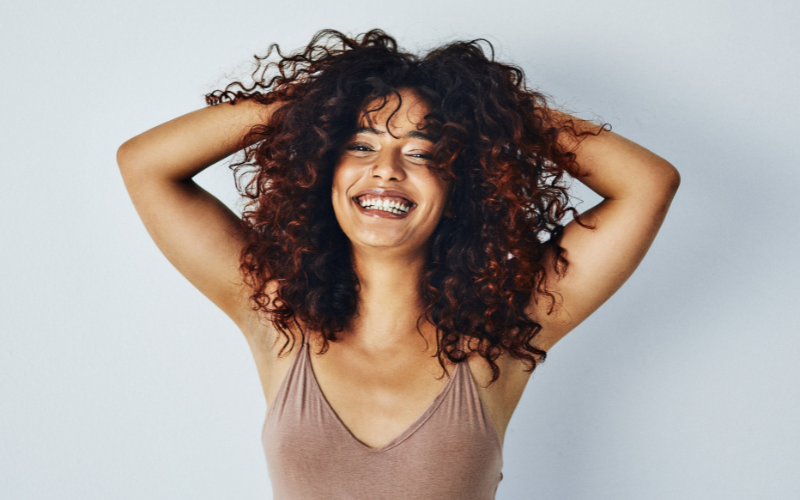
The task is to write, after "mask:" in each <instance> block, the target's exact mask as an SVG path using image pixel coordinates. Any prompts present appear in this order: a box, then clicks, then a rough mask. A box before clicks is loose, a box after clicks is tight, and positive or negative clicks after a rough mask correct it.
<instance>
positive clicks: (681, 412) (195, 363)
mask: <svg viewBox="0 0 800 500" xmlns="http://www.w3.org/2000/svg"><path fill="white" fill-rule="evenodd" d="M799 5H800V4H798V3H797V2H793V1H791V0H783V1H771V2H770V1H767V2H755V1H750V2H737V1H733V2H731V1H726V2H722V1H695V0H691V1H689V0H678V1H671V2H666V1H664V2H642V1H634V0H609V1H606V2H592V1H588V0H568V1H561V2H542V1H538V0H534V1H530V0H525V1H523V0H505V1H503V0H500V1H495V2H476V1H474V0H467V1H459V2H456V1H435V0H434V1H420V0H407V1H404V2H380V3H378V2H369V1H364V0H359V1H352V2H339V3H333V2H324V1H321V0H298V1H294V2H280V3H278V2H273V1H258V2H257V1H246V0H229V1H227V2H220V1H212V0H198V1H193V2H189V1H185V0H184V1H166V2H164V1H160V0H159V1H156V0H141V1H138V2H100V1H97V0H86V1H79V2H56V1H53V0H46V1H37V0H33V1H30V2H25V3H23V2H14V3H11V4H8V5H4V8H3V15H2V20H0V42H1V43H0V47H2V48H1V49H0V51H2V64H0V76H1V77H2V78H0V82H1V83H0V85H2V93H0V96H2V97H0V99H2V108H0V109H1V111H0V146H2V149H0V151H1V152H0V154H1V155H2V167H1V168H2V170H0V210H2V212H1V213H2V216H0V308H1V309H2V311H0V498H2V499H25V500H28V499H59V500H72V499H76V500H77V499H80V500H86V499H143V498H146V499H176V498H191V499H197V500H205V499H223V498H224V499H229V498H236V499H265V498H271V490H270V484H269V479H268V475H267V469H266V464H265V460H264V455H263V452H262V449H261V443H260V432H261V425H262V422H263V419H264V415H265V411H266V403H265V402H264V398H263V395H262V392H261V388H260V386H259V382H258V377H257V374H256V370H255V365H254V363H253V361H252V358H251V355H250V352H249V350H248V347H247V344H246V342H245V340H244V338H243V336H242V334H241V333H240V332H239V331H238V329H237V328H236V326H235V325H234V324H233V323H232V322H231V321H230V320H229V319H228V318H227V317H226V316H225V315H224V314H223V313H222V312H221V311H219V310H218V309H216V308H215V307H214V305H213V304H212V303H211V302H209V301H208V300H207V299H206V298H205V297H203V296H202V295H201V294H200V293H199V292H198V291H196V290H195V289H194V288H193V287H192V286H191V285H190V284H189V283H188V282H187V281H186V280H185V279H184V278H183V277H182V276H181V275H180V274H179V273H178V272H177V271H176V270H175V269H173V268H172V266H171V265H170V264H169V263H168V262H167V260H166V259H165V258H164V257H163V256H162V255H161V254H160V252H159V251H158V249H157V248H156V246H155V244H154V243H153V242H152V241H151V240H150V238H149V237H148V235H147V233H146V231H145V229H144V227H143V225H142V223H141V222H140V220H139V218H138V217H137V215H136V212H135V210H134V208H133V205H132V204H131V202H130V200H129V198H128V195H127V193H126V191H125V188H124V186H123V182H122V179H121V177H120V175H119V171H118V169H117V165H116V161H115V154H116V150H117V148H118V147H119V146H120V145H121V144H122V143H123V142H124V141H126V140H127V139H129V138H131V137H133V136H135V135H137V134H139V133H141V132H143V131H144V130H146V129H149V128H151V127H154V126H156V125H158V124H160V123H162V122H165V121H167V120H169V119H172V118H174V117H177V116H179V115H182V114H185V113H188V112H190V111H192V110H194V109H198V108H200V107H203V106H204V105H205V102H204V99H203V96H204V94H206V93H207V92H210V91H212V90H215V89H218V88H222V87H223V86H224V85H225V84H226V83H228V82H229V81H230V80H231V79H232V78H240V77H246V76H247V75H248V74H249V72H250V69H251V66H252V63H253V61H254V59H253V57H252V56H253V55H254V54H259V55H263V54H264V53H265V52H266V49H267V47H268V45H269V44H270V43H272V42H278V43H280V44H281V46H282V47H283V48H284V49H288V50H294V49H297V48H299V47H301V46H304V45H305V44H306V43H308V41H309V40H310V38H311V36H312V35H313V34H314V33H315V32H316V31H317V30H319V29H322V28H335V29H338V30H341V31H344V32H347V33H350V34H357V33H361V32H364V31H367V30H369V29H371V28H374V27H378V28H382V29H384V30H386V31H387V32H388V33H389V34H391V35H393V36H395V37H396V38H397V39H398V41H399V43H400V45H401V46H402V47H404V48H406V49H408V50H412V51H421V50H425V49H427V48H432V47H434V46H437V45H439V44H441V43H443V42H446V41H449V40H454V39H473V38H479V37H485V38H487V39H488V40H490V41H491V42H492V43H493V44H494V45H495V48H496V50H497V57H498V59H500V60H504V61H511V62H514V63H516V64H518V65H520V66H521V67H522V68H523V69H524V70H525V71H526V73H527V76H528V79H529V85H530V86H531V87H534V88H537V89H539V90H542V91H544V92H546V93H548V94H549V95H552V96H553V97H554V102H555V103H556V104H558V105H560V106H563V107H565V108H567V109H569V110H571V111H573V112H574V113H576V114H578V115H580V116H582V117H586V118H594V117H597V118H599V119H602V120H603V121H606V122H609V123H610V124H611V125H612V126H613V127H614V130H615V131H616V132H618V133H620V134H622V135H624V136H626V137H628V138H630V139H632V140H634V141H636V142H638V143H640V144H642V145H643V146H645V147H647V148H648V149H650V150H652V151H654V152H655V153H657V154H659V155H660V156H662V157H664V158H666V159H667V160H669V161H670V162H671V163H672V164H674V165H675V166H676V167H677V168H678V170H679V171H680V173H681V176H682V185H681V188H680V190H679V191H678V194H677V196H676V197H675V200H674V202H673V205H672V209H671V211H670V213H669V215H668V216H667V219H666V222H665V223H664V225H663V228H662V230H661V232H660V234H659V235H658V237H657V238H656V240H655V242H654V244H653V246H652V248H651V250H650V252H649V254H648V255H647V257H646V258H645V259H644V261H643V262H642V264H641V266H640V267H639V269H638V270H637V271H636V273H634V275H633V277H632V278H631V279H630V280H629V281H628V282H627V283H626V284H625V285H624V286H623V287H622V289H621V290H620V291H619V292H618V293H617V294H616V295H615V296H614V297H612V298H611V299H610V300H609V301H608V302H607V303H606V304H605V305H604V306H603V307H602V308H601V309H600V310H599V311H598V312H597V313H595V314H594V315H593V316H592V317H590V318H589V319H588V320H587V321H585V322H584V323H583V324H581V325H580V326H579V327H578V328H577V329H575V330H574V331H573V332H572V333H571V334H570V335H568V336H567V337H566V338H565V339H564V340H563V341H561V342H560V343H559V344H558V345H557V346H556V347H555V348H554V349H553V350H552V351H551V353H550V356H549V358H548V360H547V362H546V363H545V364H544V365H543V366H542V367H541V368H540V369H539V370H538V371H537V372H536V374H535V375H534V377H533V378H532V379H531V382H530V384H529V385H528V388H527V391H526V393H525V395H524V397H523V399H522V401H521V403H520V405H519V407H518V409H517V411H516V414H515V415H514V417H513V419H512V420H511V424H510V427H509V428H508V432H507V436H506V442H505V450H504V461H505V465H504V469H503V472H504V476H505V477H504V479H503V481H502V482H501V484H500V487H499V490H498V494H497V498H498V499H501V500H512V499H542V500H545V499H548V500H551V499H591V500H595V499H613V500H641V499H648V500H649V499H709V498H725V499H726V500H734V499H770V500H776V499H797V498H798V495H800V493H798V492H800V475H798V474H797V470H798V469H800V426H799V425H798V422H800V364H798V362H797V360H798V355H799V354H800V336H798V330H800V328H798V324H800V323H799V321H798V320H800V312H798V311H800V307H798V285H797V283H798V279H800V265H798V261H797V258H798V244H800V223H798V213H800V202H798V193H800V162H799V161H798V160H800V153H798V149H797V137H798V132H800V130H798V129H799V127H798V118H797V111H798V110H799V109H800V106H798V104H800V99H798V88H800V65H798V54H800V43H798V42H800V34H799V33H800V32H799V31H798V30H797V26H798V25H799V24H800V7H799ZM197 180H198V182H199V183H200V184H201V185H202V186H204V187H205V188H206V189H208V190H210V191H211V192H212V193H214V194H215V195H216V196H218V197H219V198H220V199H221V200H223V201H224V202H225V203H227V204H228V205H229V206H231V207H234V208H236V207H238V206H239V205H237V203H238V201H237V195H236V191H235V188H234V186H233V177H232V174H231V172H230V171H229V170H228V168H227V162H222V163H220V164H219V165H217V166H215V167H212V168H210V169H208V170H206V171H205V172H203V173H202V174H200V175H199V176H198V177H197ZM575 194H576V195H578V196H579V197H580V198H582V199H583V200H584V203H583V204H582V205H579V206H578V208H579V209H580V210H584V209H587V208H589V207H590V206H592V205H594V204H595V203H596V202H597V201H599V198H598V197H597V196H596V195H594V194H593V193H590V192H588V190H586V189H585V188H582V187H581V186H579V185H578V184H577V183H575Z"/></svg>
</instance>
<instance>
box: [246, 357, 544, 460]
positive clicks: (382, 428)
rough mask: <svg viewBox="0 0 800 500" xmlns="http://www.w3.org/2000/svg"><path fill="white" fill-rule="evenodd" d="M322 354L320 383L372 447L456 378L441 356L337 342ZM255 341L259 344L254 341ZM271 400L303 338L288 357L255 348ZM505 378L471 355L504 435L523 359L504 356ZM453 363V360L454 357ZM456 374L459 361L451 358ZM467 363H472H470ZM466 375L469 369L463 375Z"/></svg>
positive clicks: (472, 370) (315, 364)
mask: <svg viewBox="0 0 800 500" xmlns="http://www.w3.org/2000/svg"><path fill="white" fill-rule="evenodd" d="M329 345H330V346H331V347H330V348H329V350H328V351H327V352H326V353H325V354H322V355H318V354H316V352H317V349H315V348H314V346H313V344H312V348H311V349H310V350H309V354H308V356H309V358H310V366H311V368H312V370H313V376H314V378H315V380H316V382H317V384H318V387H319V389H320V390H321V392H322V394H323V395H324V397H325V399H326V400H327V402H328V404H329V405H330V407H331V409H332V410H333V411H334V412H335V413H336V415H337V416H338V417H339V419H340V420H341V421H342V423H343V424H344V426H345V427H347V429H348V430H349V431H350V433H351V434H353V436H354V437H355V438H356V439H358V440H359V441H361V442H362V443H364V444H366V445H367V446H369V447H371V448H380V447H382V446H383V445H385V444H387V443H389V442H390V441H392V440H393V439H394V438H396V437H397V436H399V435H401V434H402V433H403V432H404V431H405V430H406V429H408V428H409V427H410V426H411V425H412V424H413V423H414V422H415V421H416V420H417V419H418V418H419V417H420V415H422V414H423V413H424V412H425V411H426V410H427V409H428V407H429V406H430V405H431V404H432V403H433V401H434V400H435V399H436V398H437V396H438V395H439V394H440V393H441V392H442V390H443V389H444V388H445V386H446V384H447V383H448V381H449V380H450V378H449V376H448V375H447V374H445V373H444V370H443V369H442V367H441V365H440V364H439V361H438V359H436V358H435V357H433V358H431V357H430V356H429V355H425V356H418V357H403V358H402V359H397V360H395V361H393V362H387V361H386V360H383V361H377V360H369V359H363V358H359V357H358V356H355V355H353V353H350V352H347V350H345V349H339V348H337V347H336V346H335V345H333V344H329ZM251 347H254V346H252V345H251ZM253 354H254V356H255V358H256V364H257V366H258V369H259V375H260V377H261V382H262V386H263V388H264V395H265V397H266V400H267V404H268V406H269V405H271V404H272V402H273V401H274V399H275V397H276V395H277V393H278V390H279V388H280V385H281V383H282V382H283V380H284V379H285V378H286V376H287V374H288V372H289V369H290V367H291V365H292V362H293V361H294V359H295V357H296V356H298V355H304V353H303V352H302V349H301V348H300V343H299V342H298V343H297V344H296V345H295V348H294V349H293V350H292V352H291V353H290V354H289V355H286V356H284V357H282V358H279V357H277V356H276V355H275V354H274V353H266V352H263V349H262V350H260V351H259V352H257V351H256V350H254V353H253ZM497 362H498V364H499V365H500V369H501V375H500V378H499V379H498V380H497V381H495V382H494V383H493V384H491V385H490V386H489V387H488V388H487V387H486V386H487V385H489V381H490V380H491V378H492V371H491V368H490V366H489V364H488V363H487V362H486V360H485V359H483V358H481V357H480V356H478V355H477V354H476V355H473V356H471V357H470V358H469V359H468V360H467V361H466V363H468V364H469V369H468V370H465V371H464V374H465V375H466V376H470V377H472V378H473V380H474V381H475V388H476V390H477V392H478V396H479V397H480V400H481V403H482V404H483V406H484V408H485V409H486V411H487V413H488V414H489V417H490V418H491V420H492V423H493V424H494V426H495V427H496V428H497V430H498V433H499V434H500V438H501V441H503V439H504V436H505V432H506V429H507V427H508V423H509V421H510V420H511V417H512V415H513V413H514V410H515V408H516V406H517V403H518V402H519V399H520V398H521V396H522V393H523V392H524V389H525V385H526V383H527V380H528V377H529V374H526V373H525V372H524V371H523V369H522V368H523V367H522V366H521V365H515V364H514V363H511V362H509V361H508V360H506V359H504V358H502V357H501V358H500V359H498V361H497ZM448 363H449V362H448ZM446 366H447V368H448V371H449V373H450V376H452V375H453V374H454V373H455V369H456V366H455V364H447V365H446ZM463 368H467V367H466V366H465V367H463ZM462 376H463V375H462Z"/></svg>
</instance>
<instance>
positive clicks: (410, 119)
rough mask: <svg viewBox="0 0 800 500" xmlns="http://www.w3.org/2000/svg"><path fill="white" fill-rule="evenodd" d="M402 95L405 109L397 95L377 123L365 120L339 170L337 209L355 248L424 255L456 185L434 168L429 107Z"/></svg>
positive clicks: (405, 93)
mask: <svg viewBox="0 0 800 500" xmlns="http://www.w3.org/2000/svg"><path fill="white" fill-rule="evenodd" d="M399 94H400V95H401V97H402V106H400V108H399V109H398V108H397V104H398V99H397V96H395V95H394V94H391V95H390V96H389V97H388V98H387V102H386V105H385V106H383V109H381V110H380V111H376V112H374V113H372V114H371V116H370V118H371V120H368V119H367V117H365V116H361V117H359V124H358V125H359V129H358V131H357V133H356V134H355V135H354V136H353V137H351V138H350V139H349V140H348V141H347V142H346V143H345V145H344V147H343V148H342V151H341V154H340V156H339V160H338V162H337V164H336V168H335V170H334V175H333V188H332V192H331V195H332V201H333V209H334V212H335V213H336V219H337V220H338V221H339V225H340V226H341V228H342V230H343V231H344V233H345V234H346V235H347V237H348V238H349V239H350V242H351V243H352V244H353V246H354V247H360V248H373V249H375V248H381V247H383V248H392V249H396V250H398V251H401V252H418V251H421V250H422V249H423V248H424V247H425V244H426V243H427V241H428V239H429V238H430V236H431V235H432V234H433V231H434V230H435V229H436V226H437V224H438V223H439V219H440V218H441V217H442V212H443V211H444V209H445V205H446V202H447V193H448V189H449V186H450V181H449V180H445V179H443V178H442V177H441V176H439V175H438V174H437V173H436V172H435V171H433V170H431V169H430V168H429V166H428V165H429V162H430V159H431V150H432V148H433V142H432V141H431V138H430V137H428V136H427V135H426V134H425V131H424V129H422V125H423V123H424V117H425V115H426V114H427V113H428V106H427V104H426V103H425V102H424V101H423V100H422V99H421V98H420V97H419V96H418V95H417V94H416V93H415V92H414V91H412V90H408V89H403V90H400V91H399ZM381 102H382V100H378V101H376V104H371V105H370V106H369V107H368V108H367V109H373V108H375V107H377V106H378V105H380V104H381ZM395 110H396V112H395V113H394V116H392V117H391V120H390V121H389V123H388V130H387V120H388V119H389V117H390V116H391V115H392V112H394V111H395ZM390 132H391V133H390Z"/></svg>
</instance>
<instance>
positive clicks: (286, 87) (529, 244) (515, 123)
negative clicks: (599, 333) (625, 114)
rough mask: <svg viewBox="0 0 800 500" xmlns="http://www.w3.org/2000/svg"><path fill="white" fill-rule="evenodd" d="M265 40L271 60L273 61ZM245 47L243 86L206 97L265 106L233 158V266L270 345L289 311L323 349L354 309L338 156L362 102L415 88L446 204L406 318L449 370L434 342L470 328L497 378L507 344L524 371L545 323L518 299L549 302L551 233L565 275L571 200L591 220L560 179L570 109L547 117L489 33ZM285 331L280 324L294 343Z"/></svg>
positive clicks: (460, 354) (534, 359) (536, 355)
mask: <svg viewBox="0 0 800 500" xmlns="http://www.w3.org/2000/svg"><path fill="white" fill-rule="evenodd" d="M482 44H486V45H487V46H488V47H489V48H490V49H491V55H490V56H487V54H486V52H485V51H484V49H483V45H482ZM273 51H274V52H275V53H276V54H277V56H278V58H277V59H278V60H277V61H272V62H269V61H267V60H268V59H269V57H270V56H271V55H272V54H273ZM255 58H256V60H257V68H256V70H255V71H254V72H253V74H252V78H253V82H254V83H253V84H252V85H251V86H249V87H248V86H246V85H244V84H242V83H241V82H238V81H236V82H233V83H230V84H229V85H227V86H226V88H225V90H216V91H214V92H212V93H210V94H207V95H206V102H207V103H208V104H209V105H215V104H219V103H222V102H226V101H228V102H231V103H232V104H236V102H238V101H241V100H248V99H252V100H254V101H256V102H258V103H260V104H263V105H265V106H266V105H274V106H273V109H274V112H273V113H272V114H271V117H270V119H269V120H268V122H267V123H263V124H259V125H257V126H255V127H253V128H252V130H251V131H250V133H249V134H248V136H247V137H246V138H245V142H243V144H252V146H248V147H246V148H244V159H243V160H242V161H239V162H234V163H233V164H231V168H232V169H233V170H234V172H235V178H236V186H237V189H238V190H239V191H240V193H241V195H242V197H243V198H245V199H246V206H245V208H244V211H243V216H242V232H243V235H244V238H245V241H246V245H245V248H244V249H243V252H242V255H241V272H242V274H243V276H244V278H245V281H246V283H247V284H248V285H249V286H251V287H252V290H253V294H252V296H251V299H252V300H253V303H254V304H255V305H254V310H261V311H263V312H265V313H268V314H269V315H270V316H271V318H272V322H273V324H274V325H275V326H276V328H277V329H278V330H279V331H280V332H281V333H282V334H283V336H284V337H285V340H286V342H285V343H284V345H283V348H282V349H281V351H280V354H282V353H283V352H284V349H285V348H286V346H287V345H289V343H290V335H289V334H290V333H291V328H290V325H291V324H294V325H297V326H298V327H299V323H298V319H300V320H301V321H303V322H304V323H305V324H306V326H307V328H308V329H309V330H313V331H318V332H319V333H320V334H321V336H322V338H323V339H324V340H323V342H324V344H323V347H322V349H321V351H320V353H324V352H326V351H327V349H328V347H329V345H328V341H336V340H337V338H336V334H337V333H339V332H341V331H343V329H344V328H345V327H346V326H347V324H348V322H349V320H350V319H351V318H352V317H353V316H354V315H355V313H356V309H357V303H358V301H357V298H358V292H359V282H358V278H357V276H356V274H355V272H354V270H353V266H352V262H351V255H350V251H349V245H348V242H349V240H348V238H347V237H346V235H345V234H344V232H343V231H342V229H341V228H340V226H339V224H338V222H337V219H336V216H335V213H334V210H333V205H332V201H331V188H332V182H333V171H334V167H335V164H336V161H337V159H338V156H339V152H340V150H341V148H342V146H343V145H344V143H345V141H347V140H348V139H349V138H350V137H351V136H352V135H353V134H354V133H355V132H356V128H357V120H358V117H359V116H364V115H368V114H369V112H373V111H375V110H374V109H369V110H368V109H366V107H367V105H368V104H369V103H372V102H375V100H376V99H378V100H380V98H383V102H384V105H385V103H386V102H387V96H389V95H392V94H394V95H396V96H397V97H398V98H399V97H400V95H399V93H398V90H399V89H412V90H414V91H415V92H416V93H417V94H418V95H419V96H420V97H422V98H423V100H424V101H425V102H427V103H428V106H429V108H430V112H429V114H428V115H427V116H426V117H425V124H426V133H428V132H427V130H430V131H432V132H431V133H432V134H433V137H434V138H435V145H434V148H433V150H432V156H433V160H432V162H431V166H430V168H434V169H438V172H439V174H440V175H443V176H448V177H449V178H450V179H452V180H453V181H454V182H453V189H454V190H453V193H452V207H453V210H454V213H455V217H452V218H450V217H443V218H442V220H441V221H440V222H439V225H438V226H437V228H436V229H435V231H434V233H433V235H432V237H431V242H430V245H429V255H428V264H427V267H426V269H425V272H424V275H423V277H422V280H421V283H420V294H421V297H422V299H423V301H424V304H425V305H426V309H425V311H424V313H423V315H422V316H420V318H419V320H418V321H417V329H418V330H419V321H420V320H421V319H422V318H423V317H424V318H426V319H427V320H428V321H430V322H431V323H432V324H433V325H435V326H436V328H437V330H436V339H437V342H438V343H439V345H438V350H437V356H438V359H439V363H440V364H441V366H442V368H444V369H445V371H447V369H446V367H445V362H444V360H443V359H444V358H443V356H447V358H448V359H450V361H451V362H456V363H457V362H461V361H463V360H465V359H466V357H467V353H465V352H464V351H463V350H462V349H461V348H460V347H459V346H460V341H461V340H462V339H465V338H471V339H477V340H478V349H477V352H478V353H479V354H480V355H481V356H483V357H484V358H485V359H486V360H487V361H488V362H489V364H490V366H491V368H492V372H493V378H492V381H491V382H492V383H493V382H494V381H495V380H496V379H497V378H498V377H499V372H500V370H499V368H498V366H497V364H496V363H495V360H496V359H497V358H498V357H499V356H500V354H502V352H503V351H506V352H508V353H509V354H510V355H511V356H512V357H514V358H516V359H524V360H526V361H527V362H528V363H530V364H531V366H530V368H529V371H533V370H534V369H535V368H536V366H537V364H538V363H539V362H541V361H543V360H544V358H545V357H546V352H545V351H543V350H541V349H538V348H536V347H534V346H532V345H531V341H532V339H533V338H534V337H535V336H536V335H537V333H539V331H540V330H541V328H542V327H541V325H540V324H539V323H538V322H537V321H536V320H535V318H532V317H530V316H529V315H528V314H527V313H526V311H525V309H526V306H527V305H528V304H529V301H530V300H531V299H532V298H534V297H535V296H537V295H547V296H548V298H549V300H550V306H549V307H550V310H549V311H548V314H550V313H551V312H552V311H553V308H554V306H555V305H556V300H555V296H554V294H553V293H552V292H551V291H549V290H548V288H547V275H546V272H545V268H544V265H543V263H542V260H543V259H542V257H543V253H544V250H545V248H547V247H548V246H550V247H552V248H553V250H554V251H555V254H554V255H555V256H556V258H555V263H554V268H555V272H556V273H557V274H558V275H562V274H563V273H564V272H566V269H567V266H568V262H567V260H566V258H565V257H564V256H563V255H562V254H563V252H564V249H563V248H562V247H561V246H560V245H559V243H558V242H559V239H560V236H561V234H562V232H563V229H564V224H563V223H562V222H561V221H562V219H563V218H564V216H565V215H566V213H567V212H572V215H573V218H574V219H576V221H577V222H578V223H579V224H581V225H583V226H585V227H588V226H586V225H585V224H583V223H582V222H581V221H580V219H579V214H578V212H577V211H576V210H575V209H574V208H572V207H570V206H569V201H570V199H569V196H568V185H567V183H566V182H565V179H564V174H565V173H566V171H567V167H570V166H575V167H577V165H576V163H575V154H574V153H573V152H571V151H567V150H565V148H564V147H563V146H561V145H560V144H559V141H558V139H559V136H560V134H565V133H566V134H571V135H572V136H573V137H575V138H578V140H580V138H581V137H582V136H584V135H587V134H589V133H591V132H578V131H577V130H576V127H575V125H574V123H572V122H571V121H567V122H566V123H562V124H560V125H558V126H556V125H553V122H552V121H551V119H550V118H551V116H550V113H551V111H550V109H549V108H548V106H547V99H546V97H545V95H544V94H542V93H540V92H536V91H532V90H530V89H528V88H527V87H526V83H525V75H524V73H523V71H522V70H521V69H520V68H518V67H516V66H514V65H510V64H504V63H500V62H497V61H495V60H494V49H493V48H492V46H491V44H490V43H489V42H488V41H486V40H472V41H460V42H454V43H449V44H447V45H444V46H442V47H440V48H437V49H435V50H433V51H431V52H429V53H428V54H427V55H425V56H423V57H419V56H416V55H414V54H409V53H406V52H403V51H401V50H399V49H398V46H397V42H396V41H395V40H394V39H393V38H392V37H390V36H389V35H387V34H386V33H384V32H383V31H381V30H372V31H369V32H367V33H365V34H362V35H359V36H357V37H355V38H350V37H348V36H346V35H345V34H343V33H340V32H338V31H335V30H323V31H320V32H318V33H317V34H316V35H315V36H314V38H313V39H312V40H311V42H310V43H309V44H308V46H307V47H306V48H305V49H303V50H301V51H299V52H297V53H294V54H291V55H284V54H282V53H281V50H280V47H279V46H278V45H277V44H273V45H271V46H270V48H269V51H268V52H267V54H266V55H265V56H264V57H259V56H255ZM265 61H267V62H265ZM398 106H399V105H398ZM597 133H600V131H597V132H596V133H593V135H596V134H597ZM270 283H272V284H273V285H275V288H274V289H273V290H272V292H270V291H269V290H270V288H269V287H268V285H269V284H270ZM271 293H274V298H273V299H271V298H270V294H271ZM287 332H288V333H287ZM420 335H422V333H421V331H420ZM294 340H295V339H294V334H291V343H292V347H291V348H290V349H289V351H290V352H291V349H292V348H293V346H294ZM280 354H279V355H280Z"/></svg>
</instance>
